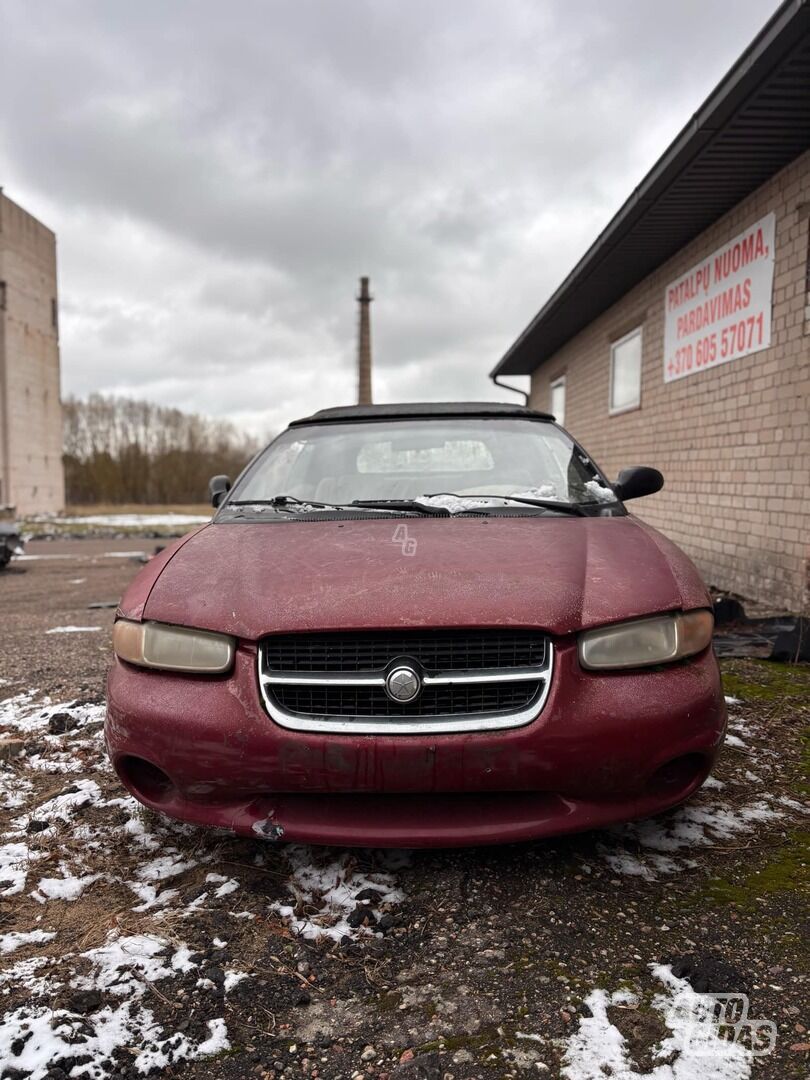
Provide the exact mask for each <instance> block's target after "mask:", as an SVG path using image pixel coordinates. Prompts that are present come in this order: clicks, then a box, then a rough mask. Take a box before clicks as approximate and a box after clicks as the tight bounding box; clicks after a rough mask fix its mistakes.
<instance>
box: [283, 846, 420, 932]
mask: <svg viewBox="0 0 810 1080" xmlns="http://www.w3.org/2000/svg"><path fill="white" fill-rule="evenodd" d="M285 855H286V858H287V859H288V861H289V863H290V864H291V867H292V878H291V880H290V881H289V882H288V885H287V887H288V889H289V890H290V891H291V892H292V894H293V903H291V904H282V903H279V902H278V901H276V902H275V903H274V904H273V910H275V911H277V912H278V914H279V915H281V916H282V917H283V918H285V919H286V920H287V922H288V923H289V925H290V927H291V929H292V930H293V931H294V932H295V933H296V934H300V935H301V936H302V937H304V938H309V939H316V938H321V937H329V938H332V939H333V940H335V941H340V939H341V938H343V937H344V936H349V937H355V936H357V935H358V934H368V933H373V926H372V927H371V928H370V929H368V928H364V927H359V928H353V927H352V926H351V925H350V924H349V922H348V918H349V916H350V915H351V913H352V912H353V911H354V910H355V908H356V907H357V903H358V901H357V899H356V897H357V894H358V893H359V892H362V891H363V890H364V889H373V890H375V891H376V892H377V894H378V895H379V899H378V900H376V901H375V902H374V903H373V904H370V905H369V909H368V910H369V912H370V913H371V914H372V915H373V917H374V921H376V920H377V919H378V918H379V917H380V914H381V913H382V908H383V907H386V908H387V907H390V906H391V905H394V904H399V903H401V902H402V901H403V900H404V899H405V894H404V893H403V892H402V890H401V889H399V888H397V886H396V883H395V880H394V877H393V875H392V874H390V873H388V872H386V871H384V870H382V871H377V870H375V871H370V872H368V873H363V872H362V871H360V870H359V869H357V866H356V858H355V857H354V856H352V855H350V854H348V853H345V854H341V855H339V856H338V857H337V858H334V859H332V860H331V861H321V860H319V858H318V856H316V854H315V851H314V850H313V849H312V848H310V847H307V846H305V845H294V846H290V847H289V848H287V850H286V851H285Z"/></svg>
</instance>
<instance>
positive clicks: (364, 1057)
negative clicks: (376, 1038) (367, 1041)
mask: <svg viewBox="0 0 810 1080" xmlns="http://www.w3.org/2000/svg"><path fill="white" fill-rule="evenodd" d="M376 1056H377V1051H376V1050H375V1049H374V1047H373V1046H367V1047H365V1049H364V1050H363V1053H362V1054H361V1055H360V1060H361V1061H373V1060H374V1058H375V1057H376Z"/></svg>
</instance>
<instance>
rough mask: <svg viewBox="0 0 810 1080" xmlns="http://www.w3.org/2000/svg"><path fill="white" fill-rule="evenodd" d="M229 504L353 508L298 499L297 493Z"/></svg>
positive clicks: (284, 508) (304, 508) (293, 508)
mask: <svg viewBox="0 0 810 1080" xmlns="http://www.w3.org/2000/svg"><path fill="white" fill-rule="evenodd" d="M228 506H272V507H273V509H274V510H301V509H302V508H303V512H306V508H307V507H310V506H311V507H313V508H314V509H315V510H351V507H350V506H346V505H345V504H344V503H325V502H317V501H316V500H315V499H297V498H296V497H295V495H274V496H273V498H272V499H243V500H235V501H231V502H229V503H227V505H226V509H227V507H228Z"/></svg>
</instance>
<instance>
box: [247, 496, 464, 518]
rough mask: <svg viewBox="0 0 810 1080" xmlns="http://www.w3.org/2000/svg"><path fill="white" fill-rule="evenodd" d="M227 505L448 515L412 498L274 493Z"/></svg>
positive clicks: (301, 511) (300, 509) (275, 508)
mask: <svg viewBox="0 0 810 1080" xmlns="http://www.w3.org/2000/svg"><path fill="white" fill-rule="evenodd" d="M227 506H270V507H272V508H273V509H274V510H293V511H299V512H300V513H306V512H307V510H308V509H310V508H311V509H313V510H390V511H391V512H392V513H397V512H399V511H403V512H405V511H407V512H408V513H414V514H424V515H426V516H430V515H435V516H439V517H447V516H448V513H447V511H446V510H445V509H444V507H438V506H422V505H421V503H418V502H416V501H415V500H412V499H355V500H354V502H351V503H326V502H318V501H317V500H315V499H298V498H296V497H295V495H274V496H273V498H272V499H245V500H243V501H234V502H229V503H228V504H227Z"/></svg>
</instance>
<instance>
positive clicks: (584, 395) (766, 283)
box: [492, 0, 810, 612]
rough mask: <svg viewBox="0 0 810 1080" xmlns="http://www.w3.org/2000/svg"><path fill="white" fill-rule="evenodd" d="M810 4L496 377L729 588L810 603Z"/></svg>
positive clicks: (745, 72)
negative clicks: (644, 470) (657, 484)
mask: <svg viewBox="0 0 810 1080" xmlns="http://www.w3.org/2000/svg"><path fill="white" fill-rule="evenodd" d="M808 225H810V5H809V4H808V0H789V2H787V3H784V4H783V5H782V6H781V7H780V8H779V9H778V11H777V12H776V14H775V15H774V17H773V18H772V19H771V20H770V22H769V23H768V24H767V25H766V26H765V27H764V29H763V30H762V32H761V33H760V34H759V35H758V37H757V38H756V39H755V40H754V42H753V43H752V44H751V46H750V47H749V48H748V49H747V50H746V52H745V53H744V54H743V56H742V57H741V58H740V60H739V61H738V62H737V63H736V64H735V66H734V67H733V68H732V70H731V71H730V72H729V73H728V75H727V76H726V77H725V78H724V79H723V81H722V82H721V83H720V85H719V86H718V87H717V88H716V89H715V90H714V92H713V93H712V94H711V95H710V96H709V98H708V99H707V100H706V102H704V104H703V105H702V106H701V108H700V109H699V110H698V112H697V113H696V114H695V116H694V117H693V118H692V119H691V120H690V121H689V123H688V124H687V126H686V127H685V128H684V130H683V131H682V132H681V133H680V135H679V136H678V137H677V138H676V139H675V141H674V142H673V143H672V145H671V146H670V147H669V148H668V149H667V150H666V152H665V153H664V155H663V156H662V158H661V159H660V161H659V162H658V163H657V164H656V165H655V166H654V167H653V169H652V170H651V171H650V173H649V174H648V175H647V176H646V177H645V178H644V180H642V182H641V184H640V185H639V186H638V188H636V190H635V191H634V192H633V193H632V195H631V196H630V198H629V199H628V200H627V202H626V203H625V204H624V206H622V208H621V209H620V210H619V212H618V213H617V214H616V216H615V217H614V218H613V220H612V221H611V222H610V223H609V224H608V226H607V228H606V229H605V230H604V231H603V232H602V234H601V235H600V236H599V237H598V238H597V240H596V241H595V243H594V244H593V246H592V247H591V248H590V249H589V251H588V252H587V253H586V254H585V256H584V257H583V258H582V259H581V261H580V262H579V263H578V264H577V266H576V267H575V268H574V270H573V271H572V272H571V273H570V274H569V276H568V277H567V278H566V279H565V281H564V282H563V283H562V284H561V285H560V287H559V288H558V289H557V291H556V292H555V293H554V294H553V295H552V297H551V298H550V299H549V300H548V301H547V303H546V304H545V305H544V306H543V308H542V309H541V310H540V312H539V314H538V315H537V316H536V317H535V319H534V320H533V321H532V322H531V324H530V325H529V326H528V328H527V329H526V330H525V331H524V333H523V334H522V335H521V336H520V337H519V338H518V339H517V341H515V343H514V344H513V345H512V346H511V348H510V349H509V350H508V352H507V353H506V355H505V356H504V357H503V359H502V360H501V361H500V363H499V364H498V365H497V367H496V368H495V371H493V373H492V374H493V377H498V376H506V375H510V374H512V375H514V374H525V375H531V403H532V405H533V406H535V407H537V408H540V409H546V410H548V411H551V412H554V413H555V414H556V415H557V417H558V419H559V420H560V421H562V422H564V424H565V426H566V427H567V428H568V430H569V431H571V433H572V434H573V435H574V436H575V437H576V438H578V439H580V440H581V441H582V443H583V444H584V445H585V446H586V447H587V448H588V450H589V451H590V452H591V453H592V454H593V455H594V458H595V460H596V461H597V462H598V463H599V465H600V466H601V467H602V468H603V469H604V470H605V471H606V472H607V474H608V475H609V476H612V477H614V478H615V476H616V474H617V473H618V471H619V470H620V469H621V468H624V467H626V466H628V465H637V464H638V465H653V466H655V467H656V468H659V469H660V470H661V471H662V472H663V473H664V476H665V480H666V483H665V487H664V490H663V491H662V492H660V493H659V494H657V495H654V496H651V497H650V498H647V499H643V500H640V501H639V502H638V503H633V504H631V507H632V510H633V512H634V513H638V515H639V516H640V517H643V518H644V519H645V520H647V521H649V522H650V523H651V524H653V525H655V526H656V527H657V528H660V529H661V530H662V531H663V532H665V533H666V534H667V535H668V536H670V537H671V538H672V539H673V540H675V541H676V542H677V543H678V544H680V545H681V546H682V547H683V548H684V549H685V550H686V551H687V552H688V553H689V554H690V555H691V556H692V558H693V559H694V561H695V562H696V563H697V565H698V567H699V568H700V570H701V571H702V573H703V575H704V578H705V579H706V580H707V581H708V582H709V583H710V584H713V585H715V586H717V587H718V588H720V589H723V590H726V591H729V592H733V593H736V594H739V595H741V596H743V597H748V598H752V599H755V600H759V601H762V602H765V603H767V604H769V605H773V606H778V607H782V608H785V609H788V610H791V611H794V612H795V611H802V610H805V611H806V610H807V609H808V604H809V603H810V580H809V578H808V574H809V573H810V232H809V230H808Z"/></svg>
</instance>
